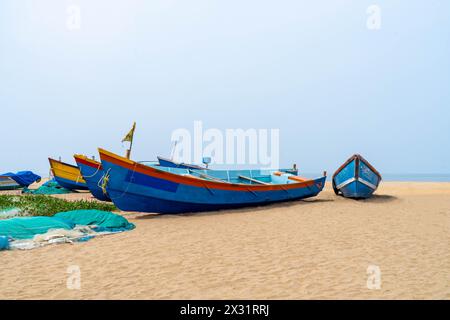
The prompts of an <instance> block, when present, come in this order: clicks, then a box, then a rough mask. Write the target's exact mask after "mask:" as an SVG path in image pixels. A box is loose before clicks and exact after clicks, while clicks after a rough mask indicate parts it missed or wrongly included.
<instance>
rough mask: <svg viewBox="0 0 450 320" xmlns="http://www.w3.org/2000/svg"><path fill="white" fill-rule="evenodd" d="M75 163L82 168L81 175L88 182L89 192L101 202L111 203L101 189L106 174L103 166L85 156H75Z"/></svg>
mask: <svg viewBox="0 0 450 320" xmlns="http://www.w3.org/2000/svg"><path fill="white" fill-rule="evenodd" d="M74 158H75V162H76V163H77V166H78V168H80V171H81V175H82V176H83V179H84V180H85V181H86V184H87V186H88V188H89V191H90V192H91V193H92V195H93V196H94V197H95V198H96V199H98V200H100V201H111V199H110V198H109V196H108V194H107V193H106V192H105V191H106V190H103V189H102V187H101V183H102V179H103V176H104V174H105V172H104V171H103V167H102V164H101V163H100V162H98V161H95V160H93V159H89V158H88V157H86V156H84V155H78V154H77V155H74Z"/></svg>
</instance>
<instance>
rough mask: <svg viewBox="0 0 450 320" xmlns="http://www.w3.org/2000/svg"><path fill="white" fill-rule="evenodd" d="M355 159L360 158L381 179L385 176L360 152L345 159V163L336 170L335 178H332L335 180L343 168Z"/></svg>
mask: <svg viewBox="0 0 450 320" xmlns="http://www.w3.org/2000/svg"><path fill="white" fill-rule="evenodd" d="M353 160H359V161H362V162H363V163H364V164H365V165H366V166H367V167H369V169H370V170H372V171H373V173H375V174H376V175H377V176H378V177H379V178H380V180H382V179H383V178H382V177H381V174H380V173H379V172H378V170H377V169H375V168H374V167H373V166H372V165H371V164H370V163H369V161H367V160H366V159H365V158H364V157H363V156H362V155H360V154H354V155H352V156H351V157H350V158H349V159H348V160H347V161H345V163H344V164H343V165H341V166H340V167H339V168H338V169H337V170H336V172H335V173H334V174H333V178H332V180H334V178H336V176H337V175H338V174H339V173H341V171H342V170H344V169H345V167H347V165H349V164H350V163H351V162H352V161H353ZM355 170H356V165H355Z"/></svg>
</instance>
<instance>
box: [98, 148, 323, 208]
mask: <svg viewBox="0 0 450 320" xmlns="http://www.w3.org/2000/svg"><path fill="white" fill-rule="evenodd" d="M99 153H100V158H101V161H102V166H103V169H104V170H105V175H106V176H105V179H107V186H106V189H107V192H108V194H109V196H110V197H111V199H112V201H113V202H114V204H115V205H116V206H117V207H118V208H119V209H121V210H124V211H140V212H155V213H184V212H197V211H211V210H220V209H230V208H241V207H248V206H258V205H263V204H269V203H276V202H282V201H290V200H299V199H305V198H309V197H314V196H316V195H318V194H319V193H320V192H321V191H322V189H323V187H324V185H325V180H326V176H323V177H320V178H318V179H304V178H301V177H299V176H297V175H293V174H291V173H288V172H286V171H292V169H287V170H193V169H181V168H168V167H162V166H158V165H145V164H142V163H138V162H135V161H132V160H129V159H127V158H124V157H121V156H118V155H116V154H114V153H111V152H108V151H106V150H103V149H99Z"/></svg>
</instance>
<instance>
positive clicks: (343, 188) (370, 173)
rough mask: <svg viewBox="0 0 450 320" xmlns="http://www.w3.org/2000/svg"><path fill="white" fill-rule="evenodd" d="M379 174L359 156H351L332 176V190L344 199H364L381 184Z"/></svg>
mask: <svg viewBox="0 0 450 320" xmlns="http://www.w3.org/2000/svg"><path fill="white" fill-rule="evenodd" d="M381 179H382V178H381V175H380V173H379V172H378V171H377V170H376V169H375V168H374V167H373V166H372V165H371V164H370V163H369V162H368V161H367V160H366V159H364V158H363V157H362V156H361V155H359V154H355V155H353V156H351V157H350V158H349V159H348V160H347V161H346V162H345V163H344V164H343V165H342V166H341V167H340V168H339V169H338V170H337V171H336V173H335V174H334V175H333V189H334V192H335V193H336V194H337V195H342V196H344V197H346V198H354V199H366V198H369V197H371V196H372V194H373V193H374V192H375V190H377V188H378V186H379V184H380V182H381Z"/></svg>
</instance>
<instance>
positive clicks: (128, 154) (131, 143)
mask: <svg viewBox="0 0 450 320" xmlns="http://www.w3.org/2000/svg"><path fill="white" fill-rule="evenodd" d="M133 140H134V137H133V138H131V141H130V149H128V150H127V159H128V160H129V159H130V158H131V149H132V148H133Z"/></svg>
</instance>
